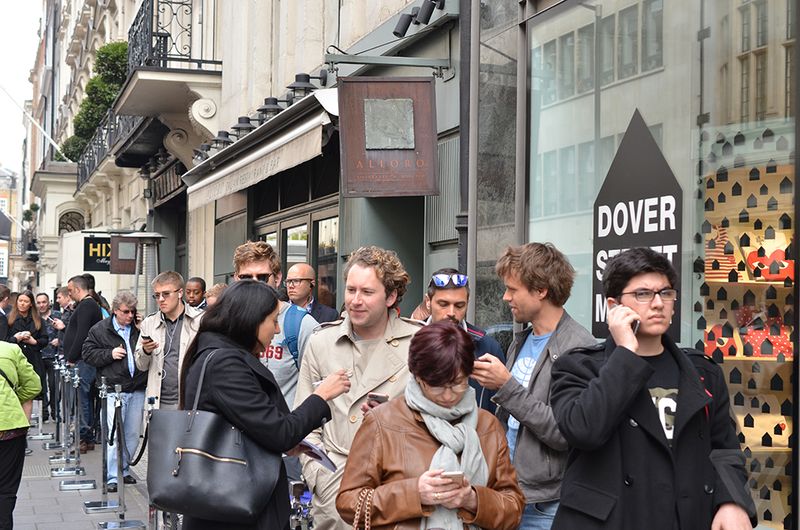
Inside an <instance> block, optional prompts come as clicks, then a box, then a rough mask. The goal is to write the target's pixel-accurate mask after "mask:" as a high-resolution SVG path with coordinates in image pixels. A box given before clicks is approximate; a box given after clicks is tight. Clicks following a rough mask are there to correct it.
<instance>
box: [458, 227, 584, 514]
mask: <svg viewBox="0 0 800 530" xmlns="http://www.w3.org/2000/svg"><path fill="white" fill-rule="evenodd" d="M495 271H496V272H497V274H498V275H499V276H500V277H501V278H502V279H503V283H504V284H505V287H506V291H505V294H504V295H503V300H504V301H506V302H507V303H508V305H509V307H510V308H511V313H512V314H513V315H514V320H515V321H517V322H519V323H522V324H530V325H529V326H528V327H527V328H526V329H524V330H522V331H521V332H519V333H517V334H516V336H515V337H514V340H513V342H512V343H511V346H510V347H509V348H508V353H507V359H508V361H507V363H506V364H505V365H504V364H503V363H501V362H499V361H498V360H497V359H496V358H495V357H493V356H491V355H483V356H482V357H480V358H479V359H478V362H476V363H475V370H474V372H473V373H472V377H473V378H475V379H476V380H477V381H478V382H479V383H480V384H481V385H483V386H485V387H486V388H489V389H493V390H497V393H496V394H495V395H494V398H492V399H493V401H494V402H495V403H497V406H498V410H497V417H498V419H499V420H500V421H501V422H502V423H504V424H505V426H506V428H507V432H506V438H507V440H508V448H509V452H510V454H511V462H512V463H513V464H514V468H515V469H516V471H517V478H518V479H519V483H520V487H521V488H522V493H523V494H525V503H526V506H525V511H524V512H523V514H522V523H521V524H520V526H519V528H520V529H521V530H546V529H549V528H550V525H552V522H553V517H554V516H555V513H556V510H557V509H558V506H559V498H560V495H561V478H562V476H563V473H564V468H565V467H566V464H567V453H568V446H567V442H566V440H564V437H563V436H562V435H561V433H560V432H559V430H558V427H557V426H556V421H555V418H554V417H553V410H552V408H551V407H550V370H551V369H552V367H553V362H554V361H555V359H557V358H559V357H560V356H561V355H563V354H565V353H566V352H568V351H569V350H571V349H572V348H576V347H578V346H588V345H591V344H595V343H596V342H597V341H595V339H594V337H592V335H591V333H589V332H588V331H587V330H586V329H584V328H583V326H581V325H580V324H578V323H577V322H576V321H574V320H573V319H572V317H570V316H569V314H567V312H566V311H565V310H564V304H565V303H566V301H567V300H568V299H569V296H570V292H571V290H572V284H573V282H574V278H575V269H573V268H572V265H570V263H569V261H568V260H567V258H566V256H564V254H562V253H561V252H560V251H559V250H558V249H556V248H555V247H554V246H553V245H551V244H549V243H546V244H543V243H528V244H526V245H523V246H520V247H509V248H507V249H506V251H505V252H504V253H503V254H502V255H501V256H500V259H499V260H498V261H497V265H496V266H495Z"/></svg>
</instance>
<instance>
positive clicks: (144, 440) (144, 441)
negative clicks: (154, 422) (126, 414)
mask: <svg viewBox="0 0 800 530" xmlns="http://www.w3.org/2000/svg"><path fill="white" fill-rule="evenodd" d="M149 432H150V420H149V418H148V421H147V424H146V425H145V426H144V435H142V445H141V447H140V448H139V454H138V455H136V458H135V459H134V460H133V462H129V463H128V465H129V466H135V465H136V464H138V463H139V460H141V459H142V455H144V450H145V448H147V434H148V433H149Z"/></svg>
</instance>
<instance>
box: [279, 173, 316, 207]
mask: <svg viewBox="0 0 800 530" xmlns="http://www.w3.org/2000/svg"><path fill="white" fill-rule="evenodd" d="M303 169H304V167H303V166H298V167H296V168H292V169H290V170H288V171H284V172H283V173H281V175H280V180H281V184H280V185H281V195H280V196H281V210H283V209H285V208H291V207H292V206H297V205H298V204H303V203H305V202H308V199H309V196H308V195H309V186H308V185H309V174H308V172H307V171H303Z"/></svg>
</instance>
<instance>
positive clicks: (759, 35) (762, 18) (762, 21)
mask: <svg viewBox="0 0 800 530" xmlns="http://www.w3.org/2000/svg"><path fill="white" fill-rule="evenodd" d="M766 45H767V2H766V1H765V0H761V1H760V2H758V3H756V46H758V47H759V48H760V47H762V46H766Z"/></svg>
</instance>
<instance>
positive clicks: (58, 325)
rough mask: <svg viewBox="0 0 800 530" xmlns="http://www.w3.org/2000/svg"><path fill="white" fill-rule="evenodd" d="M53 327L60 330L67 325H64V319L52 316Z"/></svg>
mask: <svg viewBox="0 0 800 530" xmlns="http://www.w3.org/2000/svg"><path fill="white" fill-rule="evenodd" d="M53 327H54V328H56V329H57V330H58V331H61V330H62V329H64V328H65V327H67V326H65V325H64V321H63V320H61V319H60V318H54V319H53Z"/></svg>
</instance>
